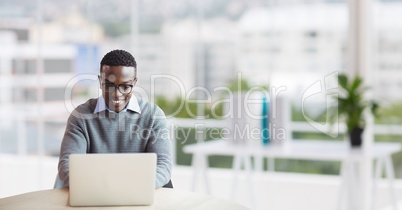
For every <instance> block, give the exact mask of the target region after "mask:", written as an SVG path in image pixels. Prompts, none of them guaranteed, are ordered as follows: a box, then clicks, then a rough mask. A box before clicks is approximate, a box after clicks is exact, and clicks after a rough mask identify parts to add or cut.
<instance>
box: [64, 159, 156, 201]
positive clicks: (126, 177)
mask: <svg viewBox="0 0 402 210" xmlns="http://www.w3.org/2000/svg"><path fill="white" fill-rule="evenodd" d="M155 179H156V154H155V153H113V154H99V153H98V154H72V155H70V191H69V199H70V206H123V205H152V203H153V201H154V192H155Z"/></svg>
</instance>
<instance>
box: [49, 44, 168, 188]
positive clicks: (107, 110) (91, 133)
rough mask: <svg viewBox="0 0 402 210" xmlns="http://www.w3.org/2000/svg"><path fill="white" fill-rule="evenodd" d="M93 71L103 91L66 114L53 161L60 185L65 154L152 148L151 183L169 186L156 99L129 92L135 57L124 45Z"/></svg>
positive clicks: (65, 178) (65, 174)
mask: <svg viewBox="0 0 402 210" xmlns="http://www.w3.org/2000/svg"><path fill="white" fill-rule="evenodd" d="M98 77H99V83H100V88H101V90H102V96H101V97H99V98H97V99H90V100H88V101H87V102H85V103H84V104H81V105H80V106H78V107H77V108H76V109H75V110H74V111H73V112H72V113H71V115H70V117H69V118H68V121H67V127H66V131H65V133H64V137H63V141H62V143H61V149H60V159H59V165H58V168H59V179H60V180H61V182H62V186H60V187H69V155H70V154H76V153H131V152H154V153H156V154H157V170H156V188H160V187H162V186H165V187H172V186H171V182H170V177H171V169H172V148H171V142H170V139H169V131H168V125H167V122H166V117H165V114H164V113H163V111H162V110H161V109H160V108H159V107H158V106H156V105H155V104H152V103H150V102H148V101H145V100H137V99H136V97H135V96H133V92H132V90H133V87H134V85H135V84H136V82H137V63H136V61H135V59H134V57H133V56H132V55H131V54H130V53H128V52H126V51H124V50H113V51H111V52H109V53H107V54H106V55H105V56H104V57H103V59H102V61H101V63H100V75H99V76H98ZM56 185H57V183H56Z"/></svg>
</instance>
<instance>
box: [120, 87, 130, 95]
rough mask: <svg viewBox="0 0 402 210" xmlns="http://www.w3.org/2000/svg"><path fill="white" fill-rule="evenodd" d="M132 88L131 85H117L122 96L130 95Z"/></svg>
mask: <svg viewBox="0 0 402 210" xmlns="http://www.w3.org/2000/svg"><path fill="white" fill-rule="evenodd" d="M132 88H133V87H132V86H131V85H119V91H120V93H123V94H128V93H131V90H132Z"/></svg>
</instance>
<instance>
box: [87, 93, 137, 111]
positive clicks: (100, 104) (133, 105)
mask: <svg viewBox="0 0 402 210" xmlns="http://www.w3.org/2000/svg"><path fill="white" fill-rule="evenodd" d="M105 110H107V111H109V112H114V111H113V110H110V109H109V107H107V106H106V102H105V99H104V98H103V96H100V97H99V98H98V101H97V102H96V107H95V110H94V114H96V113H98V112H101V111H105ZM127 110H131V111H134V112H137V113H139V114H141V110H140V105H138V100H137V98H136V97H135V96H131V99H130V101H129V102H128V104H127V106H126V108H124V109H123V110H121V112H126V111H127Z"/></svg>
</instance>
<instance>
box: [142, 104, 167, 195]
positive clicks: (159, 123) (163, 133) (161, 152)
mask: <svg viewBox="0 0 402 210" xmlns="http://www.w3.org/2000/svg"><path fill="white" fill-rule="evenodd" d="M154 117H155V118H154V123H153V126H152V132H151V134H150V138H149V140H148V144H147V152H155V153H156V155H157V166H156V186H155V187H156V188H161V187H163V186H164V185H165V184H167V183H168V182H169V180H170V178H171V172H172V144H171V142H170V133H169V127H168V124H167V120H166V117H165V114H164V113H163V111H162V110H161V109H160V108H159V107H156V111H155V116H154Z"/></svg>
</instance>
